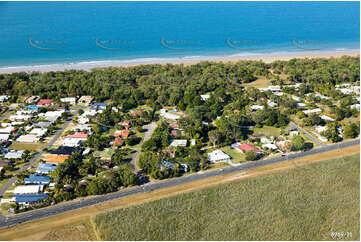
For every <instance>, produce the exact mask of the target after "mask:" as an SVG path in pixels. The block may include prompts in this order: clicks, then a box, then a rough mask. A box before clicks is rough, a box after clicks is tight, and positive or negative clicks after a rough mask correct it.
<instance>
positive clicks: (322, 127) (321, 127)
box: [315, 126, 327, 134]
mask: <svg viewBox="0 0 361 242" xmlns="http://www.w3.org/2000/svg"><path fill="white" fill-rule="evenodd" d="M326 130H327V126H317V127H316V128H315V131H316V133H317V134H321V133H322V132H323V131H326Z"/></svg>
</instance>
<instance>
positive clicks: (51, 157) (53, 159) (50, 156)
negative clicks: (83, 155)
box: [44, 147, 70, 163]
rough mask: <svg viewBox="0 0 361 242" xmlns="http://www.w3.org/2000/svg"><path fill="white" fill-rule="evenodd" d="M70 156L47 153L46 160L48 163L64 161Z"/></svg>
mask: <svg viewBox="0 0 361 242" xmlns="http://www.w3.org/2000/svg"><path fill="white" fill-rule="evenodd" d="M69 148H70V147H69ZM68 158H69V155H53V154H47V155H45V158H44V160H45V162H46V163H64V161H65V160H66V159H68Z"/></svg>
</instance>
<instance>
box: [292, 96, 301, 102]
mask: <svg viewBox="0 0 361 242" xmlns="http://www.w3.org/2000/svg"><path fill="white" fill-rule="evenodd" d="M292 99H293V100H295V101H297V102H298V101H300V100H301V98H300V97H297V96H292Z"/></svg>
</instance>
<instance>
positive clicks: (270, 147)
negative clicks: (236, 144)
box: [262, 144, 278, 150]
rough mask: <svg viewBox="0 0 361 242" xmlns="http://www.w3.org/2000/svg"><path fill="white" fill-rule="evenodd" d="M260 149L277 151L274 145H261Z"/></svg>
mask: <svg viewBox="0 0 361 242" xmlns="http://www.w3.org/2000/svg"><path fill="white" fill-rule="evenodd" d="M262 148H267V149H270V150H277V149H278V147H277V146H276V145H275V144H263V145H262Z"/></svg>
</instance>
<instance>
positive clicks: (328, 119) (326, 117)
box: [321, 115, 335, 122]
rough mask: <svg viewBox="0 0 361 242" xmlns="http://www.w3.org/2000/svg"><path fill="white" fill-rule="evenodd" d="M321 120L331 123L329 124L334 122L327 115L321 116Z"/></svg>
mask: <svg viewBox="0 0 361 242" xmlns="http://www.w3.org/2000/svg"><path fill="white" fill-rule="evenodd" d="M321 119H323V120H325V121H331V122H333V121H335V120H334V119H333V118H331V117H329V116H327V115H322V116H321Z"/></svg>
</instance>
